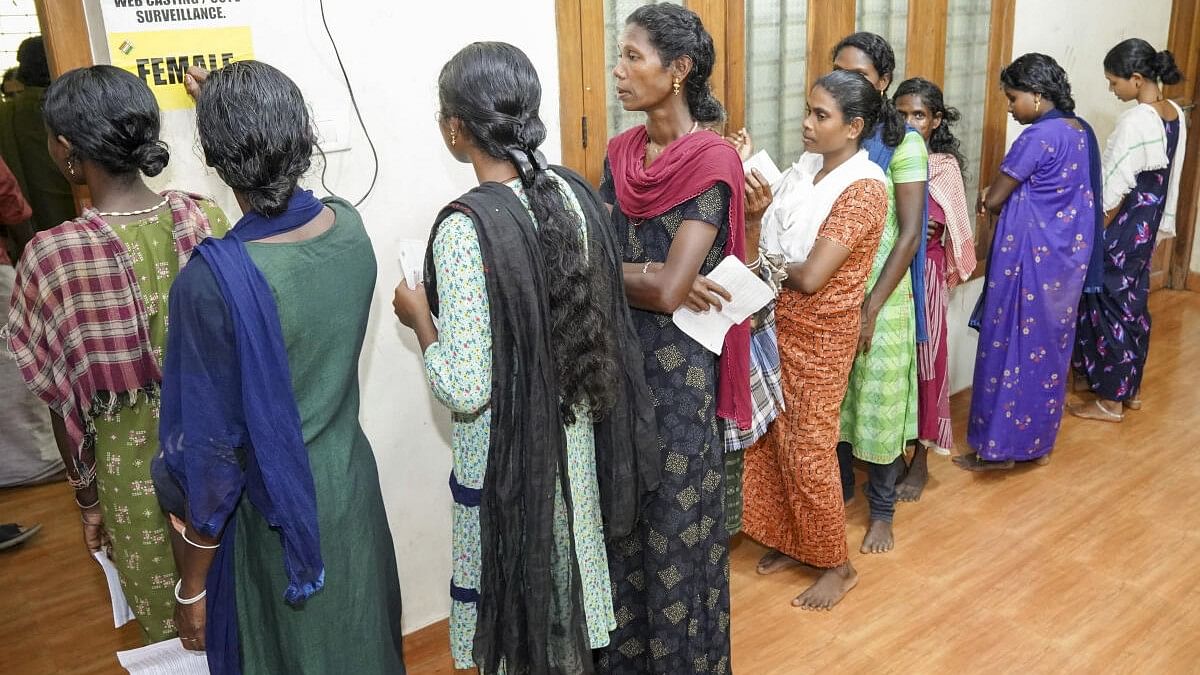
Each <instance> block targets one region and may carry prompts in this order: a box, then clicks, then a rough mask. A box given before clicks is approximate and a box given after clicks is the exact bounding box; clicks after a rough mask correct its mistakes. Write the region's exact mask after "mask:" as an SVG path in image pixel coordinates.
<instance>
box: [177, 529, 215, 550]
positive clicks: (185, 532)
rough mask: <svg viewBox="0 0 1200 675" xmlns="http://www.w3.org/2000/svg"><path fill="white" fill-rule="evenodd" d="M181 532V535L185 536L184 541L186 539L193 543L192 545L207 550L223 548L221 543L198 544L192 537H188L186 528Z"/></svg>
mask: <svg viewBox="0 0 1200 675" xmlns="http://www.w3.org/2000/svg"><path fill="white" fill-rule="evenodd" d="M179 534H180V536H182V537H183V540H184V541H186V542H187V543H189V544H191V545H192V546H195V547H196V548H202V549H204V550H206V551H212V550H214V549H218V548H221V545H220V544H213V545H212V546H206V545H204V544H197V543H196V542H194V541H192V540H191V539H188V536H187V530H186V529H185V530H184V531H183V532H180V533H179Z"/></svg>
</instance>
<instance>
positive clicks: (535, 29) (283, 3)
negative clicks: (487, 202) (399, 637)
mask: <svg viewBox="0 0 1200 675" xmlns="http://www.w3.org/2000/svg"><path fill="white" fill-rule="evenodd" d="M256 1H257V2H259V3H261V4H263V5H267V6H269V8H270V9H271V11H274V12H275V15H276V16H278V17H287V18H285V19H281V20H276V21H273V22H266V23H260V24H258V25H255V26H254V49H255V55H256V57H257V58H259V59H260V60H264V61H268V62H270V63H271V64H273V65H275V66H277V67H279V68H280V69H282V70H283V71H285V72H286V73H288V75H290V76H291V77H292V78H293V79H295V80H296V81H297V82H298V83H299V84H300V87H301V88H302V89H303V90H304V92H305V96H306V98H308V99H309V102H310V104H312V105H313V106H314V107H315V108H317V116H318V117H321V116H327V117H338V116H341V117H342V118H343V120H342V121H343V122H345V123H346V124H348V123H349V115H350V103H349V97H348V96H347V94H346V92H345V87H344V85H343V84H342V75H341V72H340V71H339V70H338V67H337V62H336V61H335V60H334V56H333V51H332V49H331V47H330V44H329V40H328V38H327V37H326V35H325V32H324V29H323V28H322V26H321V19H320V15H319V13H318V8H317V2H316V0H256ZM86 3H87V5H88V10H89V11H88V18H89V23H90V24H91V26H92V34H93V43H94V44H95V43H96V42H97V40H96V38H97V36H100V40H103V37H102V35H103V28H102V27H101V20H100V15H99V11H98V0H86ZM519 4H520V9H519V11H516V9H517V5H518V3H515V2H489V1H487V0H442V1H441V2H437V3H400V2H369V3H346V2H326V3H325V6H326V16H327V17H328V19H329V26H330V29H331V30H332V32H333V35H334V37H335V38H336V39H337V42H338V47H339V49H340V50H341V54H342V58H343V60H344V61H345V64H346V70H347V72H348V73H349V75H350V78H351V81H352V82H353V84H354V86H355V94H356V95H357V97H358V102H359V104H360V107H361V109H362V113H363V118H364V120H365V122H366V124H367V127H368V128H369V129H370V131H371V136H372V137H373V138H374V140H375V145H376V147H377V149H378V151H379V157H380V170H379V181H378V183H377V185H376V186H375V191H374V192H373V193H372V194H371V197H370V198H369V199H368V200H367V201H366V202H365V203H364V204H363V205H362V206H361V207H360V210H361V212H362V214H363V218H364V220H365V221H366V224H367V229H368V231H369V232H370V235H371V238H372V240H373V242H374V244H375V254H376V257H377V258H378V261H379V279H378V281H377V287H376V293H375V306H374V309H373V313H372V317H371V324H370V328H369V331H368V334H367V341H366V345H365V346H364V349H363V356H362V362H361V365H360V373H361V376H362V390H363V408H362V422H363V426H364V428H365V429H366V433H367V436H368V437H369V438H370V439H371V443H372V445H373V446H374V448H375V456H376V458H377V460H378V462H379V471H380V482H381V484H382V488H383V496H384V500H385V501H386V503H387V510H388V517H389V520H390V522H391V528H392V537H393V539H394V540H395V545H396V558H397V562H398V563H399V567H400V581H401V585H402V587H403V593H404V628H405V631H406V632H409V631H412V630H415V629H417V628H421V627H423V626H425V625H427V624H429V623H432V622H433V621H436V620H439V619H441V618H444V617H445V616H447V615H448V613H449V604H450V603H449V582H450V519H451V517H450V504H451V501H450V493H449V489H448V487H447V479H448V477H449V472H450V459H449V438H450V423H449V415H448V413H447V412H446V410H445V409H444V408H443V407H441V406H440V405H439V404H438V403H437V402H436V401H434V400H433V399H432V397H431V396H430V394H429V389H428V387H427V386H426V382H425V376H424V370H423V366H422V361H421V358H420V356H419V350H418V348H417V344H416V342H415V340H414V339H413V338H412V336H411V332H410V331H408V330H400V329H399V327H398V322H397V321H396V320H395V318H394V316H393V315H392V311H391V297H392V290H393V289H394V288H395V287H396V284H397V283H398V282H399V279H400V272H399V266H398V263H397V260H398V257H399V253H398V248H397V242H398V241H399V240H401V239H405V238H421V239H423V238H425V237H426V236H427V235H428V232H429V228H430V225H431V224H432V222H433V218H434V217H435V216H436V215H437V213H438V211H439V210H440V209H441V207H442V206H444V205H445V204H446V203H447V202H449V201H450V200H451V199H453V198H455V197H457V196H458V195H460V194H461V193H463V192H465V191H466V190H468V189H469V188H470V187H472V186H474V184H475V178H474V174H473V173H472V171H471V169H470V167H469V165H465V164H458V163H457V162H455V161H454V159H453V158H451V157H450V155H449V153H447V152H446V150H445V147H444V145H443V144H442V140H441V136H440V134H439V132H438V129H437V126H436V123H435V122H434V112H435V111H436V109H437V86H436V84H437V75H438V72H439V71H440V69H441V67H442V64H444V63H445V62H446V61H447V60H448V59H449V58H450V57H451V56H452V55H453V54H454V52H456V51H457V50H458V49H460V48H461V47H462V46H464V45H465V44H467V43H468V42H471V41H474V40H503V41H507V42H511V43H513V44H515V45H517V46H519V47H521V48H522V49H524V50H525V51H526V53H527V54H529V56H530V58H531V59H532V60H533V63H534V65H535V66H536V67H537V69H538V73H539V75H540V76H541V79H542V83H543V102H542V115H543V119H544V120H545V122H546V126H547V128H548V135H547V141H546V143H545V145H544V146H543V150H544V151H545V153H546V156H547V157H548V158H549V159H550V160H551V161H558V160H559V158H560V157H561V147H560V140H559V128H560V125H559V115H558V100H559V96H558V52H557V49H558V41H557V33H556V28H555V18H554V9H553V3H550V2H539V3H519ZM276 10H277V11H276ZM97 51H99V52H102V51H103V45H102V44H101V45H98V49H97ZM98 56H101V54H98ZM103 60H104V61H107V57H106V56H105V57H104V58H103ZM355 125H356V123H355ZM319 131H320V132H321V133H323V134H325V135H328V132H329V129H328V128H325V129H320V130H319ZM350 138H351V141H350V146H351V148H350V150H349V151H347V152H339V153H334V154H332V155H330V164H329V171H328V183H329V186H330V188H331V189H333V190H335V191H337V192H338V193H339V194H341V195H343V196H345V197H347V198H349V199H351V200H356V199H357V198H359V197H361V196H362V194H363V192H364V191H365V190H366V188H367V185H368V184H369V183H370V179H371V155H370V152H369V151H368V149H367V144H366V141H365V139H364V138H363V136H362V132H361V131H360V130H358V129H357V126H355V127H354V129H353V130H352V131H351V136H350ZM164 139H165V140H166V141H167V142H168V143H169V144H170V146H171V152H172V160H171V164H170V166H169V167H168V169H167V171H166V172H165V173H164V174H163V175H162V176H161V177H159V178H157V179H155V180H154V181H153V185H154V186H155V187H156V188H161V187H165V186H171V187H176V188H181V189H187V190H193V191H197V192H201V193H205V194H210V195H215V196H217V198H218V199H219V200H220V202H221V203H222V205H223V206H225V207H226V209H227V211H228V212H229V214H230V216H231V218H237V217H238V216H239V215H240V214H239V212H238V210H237V207H236V204H235V203H234V202H233V200H232V195H231V194H230V193H229V191H228V190H227V189H226V188H224V186H223V185H222V184H221V183H220V180H219V179H218V178H217V177H216V175H215V174H213V173H212V171H211V170H209V169H207V168H206V167H204V163H203V161H202V160H201V153H200V151H199V145H198V142H197V140H196V136H195V124H194V114H193V113H192V111H176V112H169V113H166V114H165V116H164ZM307 183H308V186H309V187H312V188H313V189H314V190H315V191H317V192H318V193H319V194H321V193H323V191H322V190H321V189H320V182H319V167H317V168H316V169H315V170H314V173H313V176H312V177H310V179H309V180H308V181H307ZM314 320H319V317H314Z"/></svg>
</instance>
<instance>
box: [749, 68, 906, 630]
mask: <svg viewBox="0 0 1200 675" xmlns="http://www.w3.org/2000/svg"><path fill="white" fill-rule="evenodd" d="M808 106H809V114H808V116H807V117H806V118H805V120H804V147H805V153H804V155H802V156H801V157H800V159H799V160H798V161H797V162H796V164H795V165H794V166H793V167H792V169H791V170H789V171H788V172H787V173H786V174H785V176H784V178H783V179H781V184H780V185H779V186H778V187H777V191H776V194H778V195H779V197H780V200H779V201H778V202H774V203H772V190H771V187H770V186H769V185H767V184H766V183H765V181H762V180H761V178H760V177H759V176H758V175H757V174H755V176H754V177H752V178H751V177H748V178H747V183H748V184H747V200H748V204H747V209H746V220H747V223H748V224H750V225H749V227H748V228H747V229H748V230H749V231H750V232H751V237H754V234H753V233H754V232H757V231H758V228H757V227H755V226H754V224H757V223H761V228H762V238H763V242H762V247H761V248H762V251H763V253H762V255H764V256H765V255H766V254H768V253H769V254H773V255H777V256H781V257H782V259H783V261H784V263H785V264H784V270H783V271H784V272H785V273H786V278H785V280H784V283H783V290H782V291H781V292H780V295H779V300H778V302H777V304H776V306H775V321H776V324H777V325H778V327H779V352H780V357H781V358H780V361H781V365H782V371H783V395H784V400H785V401H786V402H787V407H786V409H785V410H784V411H783V412H782V413H780V415H779V417H778V418H777V419H776V420H775V423H774V425H773V426H772V427H771V428H770V430H769V431H768V432H767V435H766V436H765V437H764V438H763V439H762V440H760V441H759V442H758V443H756V444H755V445H754V446H753V447H751V448H750V449H749V450H747V451H746V478H745V483H744V488H743V489H744V493H745V517H744V521H745V526H744V528H745V531H746V534H747V535H748V536H750V537H752V538H754V539H755V540H756V541H758V542H760V543H762V544H763V545H765V546H768V547H770V548H771V551H770V552H768V553H767V554H766V555H765V556H763V558H762V560H760V561H759V563H758V573H759V574H772V573H774V572H778V571H780V570H782V569H784V568H786V567H790V566H793V565H796V564H798V563H803V564H807V565H812V566H813V567H816V568H818V569H820V570H821V574H820V576H819V577H818V578H817V580H816V581H815V582H814V583H813V584H812V585H811V586H810V587H809V588H808V589H807V590H805V591H804V592H803V593H801V594H800V595H799V596H797V597H796V598H795V599H794V600H792V604H793V605H795V606H798V607H802V608H804V609H829V608H831V607H832V606H833V605H835V604H837V603H838V602H839V601H840V600H841V599H842V598H843V597H845V595H846V593H848V592H849V591H850V589H852V588H854V586H855V584H857V583H858V573H857V572H856V571H855V569H854V566H853V565H852V564H851V563H850V559H849V555H848V551H847V546H846V514H845V505H844V502H843V500H842V491H841V485H840V480H839V471H838V457H837V443H838V433H839V424H838V415H839V410H840V408H841V405H842V397H844V396H845V394H846V387H847V382H848V378H849V375H850V368H851V365H852V364H853V363H854V356H855V353H856V347H857V346H858V337H859V334H860V329H861V327H860V322H861V318H862V317H861V309H862V301H863V296H864V295H865V292H866V283H867V275H868V273H869V272H870V270H871V267H872V261H873V260H874V259H875V257H876V256H875V251H876V249H877V248H878V247H879V240H880V238H881V237H882V235H883V230H884V227H883V226H884V221H885V220H886V219H887V212H888V207H887V201H888V198H887V188H886V187H885V178H884V173H883V170H882V169H880V168H879V166H878V165H876V164H875V163H874V162H872V161H871V160H870V159H869V158H868V156H867V151H866V150H863V149H861V147H860V146H861V144H862V142H863V140H864V138H865V137H866V136H867V135H868V134H870V132H871V130H872V129H874V127H875V123H876V119H877V118H878V116H879V114H880V112H881V109H882V108H883V101H882V99H880V98H879V96H878V93H877V91H876V89H875V88H874V87H872V85H871V83H870V82H868V81H867V79H866V78H864V77H863V76H861V75H859V74H858V73H852V72H847V71H834V72H833V73H830V74H829V75H826V76H824V77H822V78H821V79H819V80H817V82H816V84H815V85H813V88H812V91H811V92H810V94H809V97H808ZM757 243H758V242H757V241H748V242H747V244H748V245H750V246H754V245H755V244H757Z"/></svg>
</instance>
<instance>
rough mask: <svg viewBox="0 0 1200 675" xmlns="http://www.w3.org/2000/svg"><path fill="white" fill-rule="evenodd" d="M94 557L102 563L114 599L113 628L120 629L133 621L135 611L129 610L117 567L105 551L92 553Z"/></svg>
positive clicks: (109, 592)
mask: <svg viewBox="0 0 1200 675" xmlns="http://www.w3.org/2000/svg"><path fill="white" fill-rule="evenodd" d="M92 557H93V558H95V559H96V562H98V563H100V569H102V570H104V578H105V580H106V581H108V595H109V597H111V598H112V610H113V626H114V627H116V628H120V627H121V626H124V625H125V624H127V623H129V622H130V621H133V619H134V616H133V610H131V609H129V601H128V600H126V599H125V591H124V590H122V588H121V577H120V575H119V574H118V572H117V566H116V565H114V564H113V561H111V560H109V559H108V555H107V554H106V553H105V552H104V551H96V552H94V553H92Z"/></svg>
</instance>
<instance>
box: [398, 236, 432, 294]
mask: <svg viewBox="0 0 1200 675" xmlns="http://www.w3.org/2000/svg"><path fill="white" fill-rule="evenodd" d="M425 243H426V242H425V240H424V239H401V240H400V272H401V274H403V275H404V283H405V284H407V285H408V288H409V290H416V288H417V286H418V285H420V284H422V283H424V282H425Z"/></svg>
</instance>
